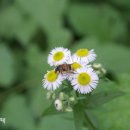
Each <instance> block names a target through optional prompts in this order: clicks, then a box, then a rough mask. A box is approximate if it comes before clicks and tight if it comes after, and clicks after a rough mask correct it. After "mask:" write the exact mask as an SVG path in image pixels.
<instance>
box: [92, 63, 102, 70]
mask: <svg viewBox="0 0 130 130" xmlns="http://www.w3.org/2000/svg"><path fill="white" fill-rule="evenodd" d="M101 67H102V65H101V64H99V63H94V64H93V68H94V69H100V68H101Z"/></svg>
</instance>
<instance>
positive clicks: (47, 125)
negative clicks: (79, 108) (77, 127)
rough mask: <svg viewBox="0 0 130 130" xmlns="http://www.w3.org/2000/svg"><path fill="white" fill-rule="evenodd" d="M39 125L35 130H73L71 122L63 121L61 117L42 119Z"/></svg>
mask: <svg viewBox="0 0 130 130" xmlns="http://www.w3.org/2000/svg"><path fill="white" fill-rule="evenodd" d="M64 116H68V114H65V115H64ZM39 123H40V124H39V127H38V128H37V130H74V124H73V121H70V120H69V121H68V120H65V119H64V118H63V117H62V115H55V116H47V117H44V118H43V119H42V120H41V121H40V122H39Z"/></svg>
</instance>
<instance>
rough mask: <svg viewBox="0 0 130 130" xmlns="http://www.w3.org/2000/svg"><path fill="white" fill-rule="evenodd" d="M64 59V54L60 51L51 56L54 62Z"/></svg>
mask: <svg viewBox="0 0 130 130" xmlns="http://www.w3.org/2000/svg"><path fill="white" fill-rule="evenodd" d="M63 57H64V53H63V52H62V51H59V52H56V53H55V54H54V56H53V58H54V60H55V61H60V60H61V59H62V58H63Z"/></svg>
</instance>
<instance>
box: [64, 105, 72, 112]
mask: <svg viewBox="0 0 130 130" xmlns="http://www.w3.org/2000/svg"><path fill="white" fill-rule="evenodd" d="M65 111H66V112H72V111H73V109H72V107H70V106H68V107H67V108H66V109H65Z"/></svg>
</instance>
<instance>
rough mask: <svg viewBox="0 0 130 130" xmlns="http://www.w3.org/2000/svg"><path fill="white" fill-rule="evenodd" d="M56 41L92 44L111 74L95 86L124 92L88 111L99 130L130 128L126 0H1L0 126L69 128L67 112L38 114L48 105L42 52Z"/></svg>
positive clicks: (129, 5) (129, 3) (6, 129)
mask: <svg viewBox="0 0 130 130" xmlns="http://www.w3.org/2000/svg"><path fill="white" fill-rule="evenodd" d="M58 46H62V47H67V48H69V49H71V51H72V52H75V51H76V49H79V48H83V47H86V48H89V49H92V48H94V49H95V51H96V53H97V55H98V57H97V60H96V62H99V63H102V64H103V66H104V67H105V68H106V69H107V70H108V72H109V75H108V77H109V78H110V79H111V80H112V81H111V82H107V83H104V82H103V81H102V82H100V84H99V86H98V88H97V89H96V90H95V91H102V90H103V89H106V88H107V89H114V88H115V87H116V88H118V89H121V90H123V91H124V92H126V94H125V95H124V96H122V97H120V98H118V99H115V100H113V101H112V102H110V103H108V104H105V105H103V106H102V107H97V108H96V109H95V110H90V113H92V114H94V119H95V118H96V120H97V121H98V122H97V124H98V126H99V129H100V130H129V129H130V123H129V122H130V101H129V99H130V0H0V117H5V118H6V124H3V123H2V122H0V129H1V130H61V129H62V130H74V123H73V120H71V118H72V117H73V114H72V113H68V114H62V115H53V116H46V117H44V116H43V117H42V118H39V117H40V116H41V114H42V112H43V111H44V110H45V109H46V108H47V107H48V106H49V105H50V103H49V102H48V101H47V99H46V90H45V89H43V88H42V78H43V75H44V74H45V73H46V71H47V70H48V69H50V67H49V66H48V64H47V56H48V53H49V52H50V50H51V49H52V48H54V47H58ZM68 119H69V120H68ZM85 129H86V128H84V130H85ZM86 130H87V129H86Z"/></svg>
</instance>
